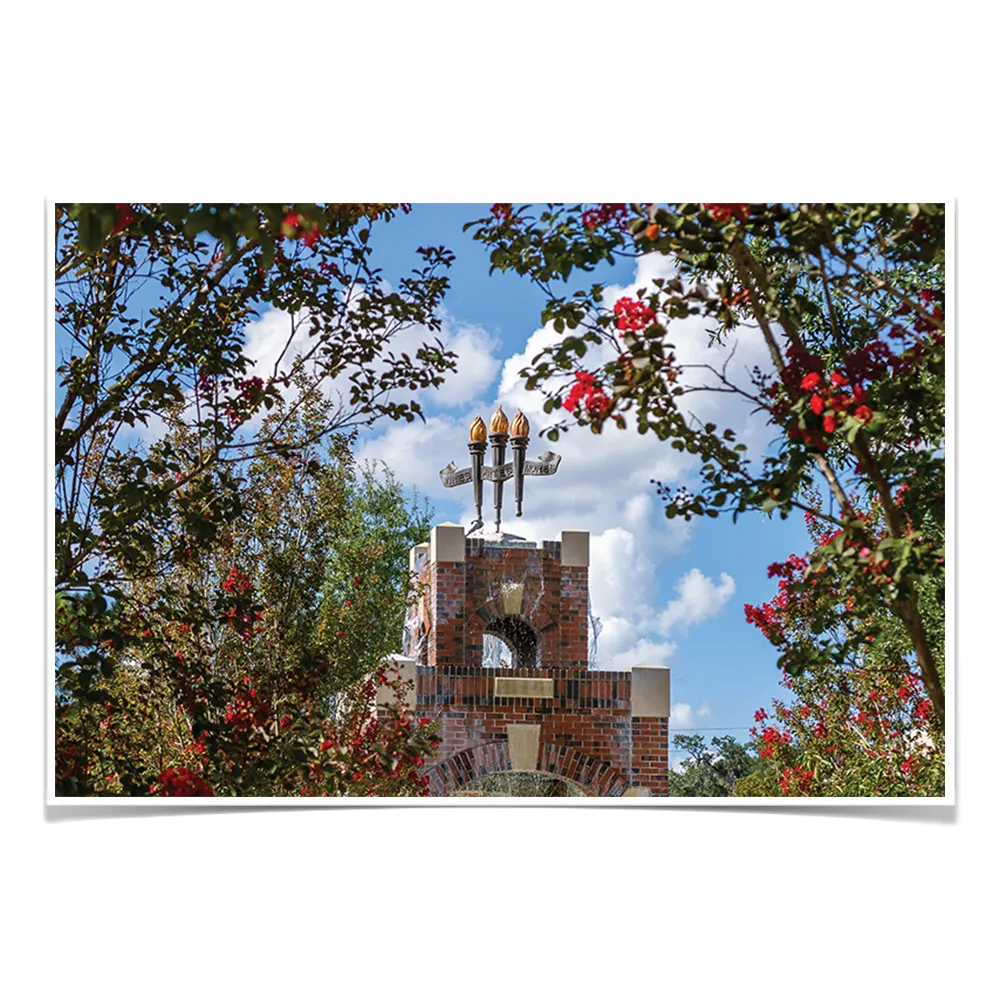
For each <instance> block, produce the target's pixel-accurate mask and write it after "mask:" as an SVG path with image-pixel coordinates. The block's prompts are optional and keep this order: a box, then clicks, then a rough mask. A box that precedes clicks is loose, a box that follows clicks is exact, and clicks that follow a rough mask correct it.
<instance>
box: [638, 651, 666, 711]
mask: <svg viewBox="0 0 1000 1000" xmlns="http://www.w3.org/2000/svg"><path fill="white" fill-rule="evenodd" d="M669 715H670V670H669V669H668V668H667V667H657V666H653V665H652V664H641V665H640V666H636V667H633V668H632V717H633V718H636V717H640V716H645V717H647V718H650V717H651V718H654V719H665V718H667V717H668V716H669Z"/></svg>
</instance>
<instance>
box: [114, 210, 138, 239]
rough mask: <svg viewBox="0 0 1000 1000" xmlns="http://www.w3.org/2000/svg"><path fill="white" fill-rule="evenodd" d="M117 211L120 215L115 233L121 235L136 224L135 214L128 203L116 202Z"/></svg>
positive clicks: (116, 222) (116, 221)
mask: <svg viewBox="0 0 1000 1000" xmlns="http://www.w3.org/2000/svg"><path fill="white" fill-rule="evenodd" d="M115 211H116V212H117V213H118V218H117V219H116V220H115V227H114V229H113V230H112V231H113V232H115V233H120V232H121V231H122V230H123V229H126V228H127V227H128V226H131V225H132V223H133V222H135V212H133V211H132V206H131V205H129V204H128V203H127V202H116V203H115Z"/></svg>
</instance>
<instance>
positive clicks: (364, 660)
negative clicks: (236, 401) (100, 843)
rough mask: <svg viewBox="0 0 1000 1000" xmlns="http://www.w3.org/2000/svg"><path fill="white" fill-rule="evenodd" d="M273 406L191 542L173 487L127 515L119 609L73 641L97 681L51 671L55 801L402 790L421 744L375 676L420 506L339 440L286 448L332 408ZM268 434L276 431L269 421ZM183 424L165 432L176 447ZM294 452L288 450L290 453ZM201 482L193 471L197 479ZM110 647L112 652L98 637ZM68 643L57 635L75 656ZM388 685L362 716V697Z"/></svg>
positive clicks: (410, 787) (394, 618)
mask: <svg viewBox="0 0 1000 1000" xmlns="http://www.w3.org/2000/svg"><path fill="white" fill-rule="evenodd" d="M304 391H305V392H306V399H305V402H304V404H303V405H301V406H299V414H300V415H299V417H298V418H297V419H296V420H295V421H293V422H291V423H289V422H288V421H286V420H285V416H286V414H285V411H286V410H287V409H289V408H290V407H291V405H292V404H291V403H288V402H280V403H279V404H278V405H277V406H276V408H275V410H274V411H273V412H272V413H271V414H270V415H268V417H266V418H265V420H264V422H263V425H262V428H261V429H262V432H263V433H264V434H265V435H267V436H268V437H269V439H272V440H279V441H283V442H285V443H287V444H288V445H289V448H288V450H287V451H285V450H283V451H282V453H281V454H276V453H274V451H273V450H269V449H265V448H263V447H261V448H260V449H259V450H258V451H257V452H256V454H255V455H254V456H253V458H252V459H251V460H250V461H249V463H248V466H247V469H246V474H245V476H244V477H243V479H242V482H241V486H240V502H241V504H240V512H239V514H238V515H237V516H235V517H234V518H232V519H231V520H230V521H229V522H228V523H227V525H226V529H225V534H221V535H219V536H218V537H216V538H215V540H214V541H213V542H211V543H205V544H203V545H201V546H200V547H199V548H198V549H193V548H186V547H183V539H184V514H183V511H184V510H185V500H184V493H185V492H187V491H188V490H197V489H199V484H198V477H195V478H194V479H192V480H189V481H188V483H187V484H185V485H184V486H182V487H180V489H179V490H178V491H176V492H175V493H173V494H172V495H171V497H172V502H171V504H170V506H169V517H168V518H167V520H166V521H165V522H164V523H160V524H154V523H153V522H155V521H158V520H161V519H162V513H161V512H160V511H159V510H156V511H153V512H150V513H148V514H145V515H141V516H140V518H139V520H138V521H137V530H145V531H147V532H148V533H149V534H150V535H151V536H153V537H154V539H155V540H156V543H157V544H156V552H155V555H154V556H153V557H151V558H149V559H147V560H145V561H139V560H130V562H129V564H128V566H127V567H124V566H123V567H119V568H118V569H117V572H118V574H119V576H120V577H121V581H120V583H119V585H118V586H119V592H120V596H119V598H118V599H117V600H116V601H114V602H113V603H112V605H111V606H110V608H109V611H108V612H107V613H106V614H105V615H104V616H101V618H99V619H98V620H97V621H96V622H93V623H88V624H89V625H90V627H91V630H92V632H91V635H89V636H88V637H86V638H85V639H80V640H79V642H80V645H82V646H86V645H90V646H94V647H96V648H97V649H98V650H99V651H100V652H101V653H102V655H103V656H104V658H105V661H106V662H108V663H110V664H111V666H112V667H113V669H112V670H110V671H106V672H99V673H98V675H97V676H96V677H93V678H89V679H87V680H86V681H85V680H84V679H83V678H82V677H81V674H82V668H81V667H80V666H79V665H74V664H73V663H72V662H67V663H62V664H61V665H60V667H59V671H58V675H57V676H58V687H57V706H56V788H57V791H58V792H59V793H60V794H72V795H116V794H125V795H146V794H156V795H209V794H213V795H298V794H378V795H410V794H422V793H423V791H424V790H425V789H426V781H425V780H424V778H423V776H422V774H421V773H420V768H421V766H422V764H423V762H424V759H425V758H426V757H428V756H430V755H431V754H433V752H434V747H435V745H436V742H437V741H436V734H435V731H434V727H433V726H431V725H430V724H429V723H428V722H427V720H426V719H424V720H415V719H414V718H413V717H412V713H410V712H408V711H407V709H406V702H405V694H406V692H405V690H404V685H403V684H402V682H400V681H399V678H398V677H395V678H393V676H392V672H391V669H390V668H388V667H387V664H388V663H391V656H390V654H392V653H393V652H395V650H396V649H397V648H398V642H399V637H400V635H401V634H402V629H403V616H404V612H405V608H406V607H407V605H408V604H409V603H410V602H411V601H412V600H413V598H414V597H415V596H416V594H415V584H414V582H413V580H412V578H411V576H410V573H409V559H408V553H409V547H410V546H411V545H412V544H415V543H416V542H417V541H419V540H420V539H421V538H422V537H424V535H425V534H426V531H427V530H428V528H429V523H430V512H429V511H428V510H426V508H424V507H421V506H419V505H418V504H416V502H415V500H414V499H412V498H407V496H406V495H405V494H404V493H403V491H402V489H401V487H400V486H399V484H398V483H397V482H396V481H395V480H394V479H393V477H392V476H391V474H390V473H389V472H388V470H385V469H383V470H381V472H379V471H378V470H376V469H374V468H372V467H370V466H366V467H361V468H359V467H358V466H357V465H356V464H355V462H354V460H353V457H352V454H351V451H350V445H351V440H350V438H349V437H344V436H333V437H329V438H328V439H327V443H326V444H325V445H324V446H323V447H322V448H321V447H320V446H318V445H307V446H302V445H301V444H294V443H296V442H301V441H302V440H304V439H308V438H309V437H311V436H312V433H313V431H314V430H315V429H316V428H318V427H322V426H324V425H325V424H326V422H327V420H328V416H329V411H330V409H331V406H332V404H331V403H330V402H329V401H328V400H325V399H323V398H322V397H320V396H319V394H318V393H317V392H316V391H315V390H312V391H311V392H309V391H307V390H304ZM279 425H280V427H281V430H278V429H277V428H278V426H279ZM196 433H197V431H196V430H192V429H175V430H174V431H172V432H171V433H170V435H169V437H170V439H171V440H172V442H173V444H174V446H175V447H176V448H177V450H178V451H183V450H184V449H185V447H186V446H187V441H186V438H187V437H190V436H193V435H195V434H196ZM293 444H294V447H293ZM201 475H207V473H201ZM114 637H124V639H125V642H124V643H123V644H122V646H121V648H120V649H116V648H115V647H114V642H113V638H114ZM72 640H73V637H72V635H70V636H67V637H66V638H65V639H64V642H65V646H66V649H67V651H68V652H69V653H71V654H76V653H78V651H79V650H78V648H77V647H76V646H74V645H73V644H72ZM379 683H381V684H383V685H388V686H389V687H390V688H391V689H392V691H393V692H394V697H393V699H392V702H391V704H390V705H389V706H387V707H385V708H384V709H383V710H381V712H380V713H378V714H376V713H375V711H374V707H375V706H374V698H375V692H376V686H377V685H378V684H379Z"/></svg>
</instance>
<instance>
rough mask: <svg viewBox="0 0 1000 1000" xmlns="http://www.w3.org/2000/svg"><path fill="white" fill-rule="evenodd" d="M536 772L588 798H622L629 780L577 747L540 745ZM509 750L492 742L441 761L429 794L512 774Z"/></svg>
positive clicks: (433, 771)
mask: <svg viewBox="0 0 1000 1000" xmlns="http://www.w3.org/2000/svg"><path fill="white" fill-rule="evenodd" d="M540 751H541V754H540V758H541V759H540V762H539V766H538V768H537V770H538V771H539V772H541V773H542V774H550V775H552V776H554V777H556V778H562V779H564V780H566V781H569V782H572V783H573V784H574V785H577V786H579V787H580V788H582V789H583V790H584V791H585V792H587V793H589V794H590V795H599V796H604V797H612V798H614V797H616V796H620V795H623V794H624V792H625V790H626V789H627V788H628V787H629V784H630V782H629V780H628V779H627V778H626V777H625V776H624V775H623V774H622V773H621V772H620V771H618V770H616V769H615V768H613V767H612V766H611V765H610V764H609V763H608V762H607V761H603V760H598V759H597V758H596V757H591V756H590V755H588V754H585V753H584V752H583V751H582V750H580V749H578V748H576V747H565V746H560V745H558V744H555V743H543V744H542V746H541V747H540ZM511 770H512V766H511V759H510V747H509V744H508V742H507V741H506V740H493V741H491V742H489V743H480V744H478V745H476V746H473V747H467V748H466V749H464V750H460V751H459V752H458V753H455V754H452V756H451V757H448V758H447V759H445V760H443V761H440V762H439V763H438V764H437V765H436V766H434V767H433V768H432V769H431V770H430V771H429V772H428V777H429V778H430V793H431V795H434V796H439V795H452V794H454V793H455V792H456V791H458V790H459V789H460V788H461V787H462V786H463V785H465V784H467V783H468V782H470V781H473V780H475V779H477V778H482V777H486V776H487V775H490V774H496V773H497V772H501V771H508V772H509V771H511Z"/></svg>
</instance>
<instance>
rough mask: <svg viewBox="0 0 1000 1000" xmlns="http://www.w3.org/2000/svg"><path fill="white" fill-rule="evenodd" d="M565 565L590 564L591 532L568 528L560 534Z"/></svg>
mask: <svg viewBox="0 0 1000 1000" xmlns="http://www.w3.org/2000/svg"><path fill="white" fill-rule="evenodd" d="M560 542H561V543H562V545H561V548H562V564H563V566H589V565H590V532H589V531H581V530H579V529H577V528H568V529H567V530H565V531H564V532H563V533H562V535H561V536H560Z"/></svg>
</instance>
